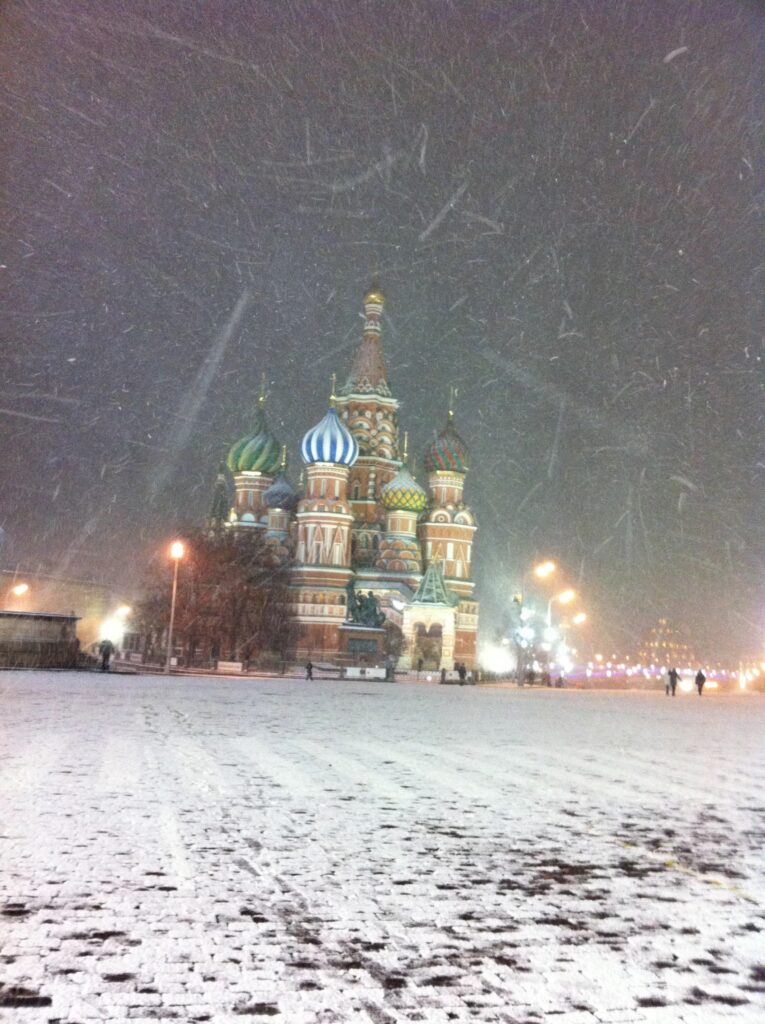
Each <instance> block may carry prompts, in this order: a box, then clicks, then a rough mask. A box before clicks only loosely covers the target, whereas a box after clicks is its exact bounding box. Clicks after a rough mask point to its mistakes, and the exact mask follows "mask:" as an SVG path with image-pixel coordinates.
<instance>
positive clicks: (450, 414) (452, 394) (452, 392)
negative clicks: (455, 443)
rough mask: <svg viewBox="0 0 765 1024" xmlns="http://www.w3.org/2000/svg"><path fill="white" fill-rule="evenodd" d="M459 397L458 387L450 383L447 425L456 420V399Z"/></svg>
mask: <svg viewBox="0 0 765 1024" xmlns="http://www.w3.org/2000/svg"><path fill="white" fill-rule="evenodd" d="M456 397H457V389H456V388H455V386H454V385H453V384H450V385H449V412H448V414H447V417H446V423H447V426H448V425H449V424H451V423H453V421H454V399H455V398H456Z"/></svg>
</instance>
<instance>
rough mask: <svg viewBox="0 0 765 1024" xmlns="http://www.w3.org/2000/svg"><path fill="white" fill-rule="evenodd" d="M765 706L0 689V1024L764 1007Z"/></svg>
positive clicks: (466, 1017)
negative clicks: (9, 1023) (764, 785)
mask: <svg viewBox="0 0 765 1024" xmlns="http://www.w3.org/2000/svg"><path fill="white" fill-rule="evenodd" d="M764 724H765V699H764V698H761V697H756V696H751V697H747V696H746V695H742V696H730V697H722V696H710V697H709V699H708V698H707V696H706V695H705V696H704V697H703V698H702V699H701V700H699V699H698V698H696V697H695V696H694V697H690V696H689V697H685V698H683V699H680V700H675V701H672V700H668V699H666V698H664V697H663V696H660V695H654V694H647V693H636V694H594V693H570V692H565V691H564V692H523V691H511V690H510V691H508V690H502V691H495V690H490V689H486V688H465V689H462V688H458V687H448V688H445V687H436V686H414V685H400V684H398V685H391V684H382V683H380V684H372V683H348V682H346V683H337V682H316V683H313V684H309V683H306V682H303V681H298V680H259V681H255V682H253V681H238V680H211V679H193V678H186V679H183V680H180V679H174V680H171V681H167V680H165V679H163V678H161V677H153V678H152V677H126V676H125V677H118V676H100V675H96V674H90V675H88V674H66V673H60V674H53V673H50V674H46V673H5V674H3V675H2V677H1V678H0V756H1V758H2V760H1V761H0V764H1V765H2V769H1V770H2V786H1V787H0V790H1V792H0V868H1V869H2V874H1V876H0V877H1V878H2V882H1V883H0V884H1V885H2V894H1V898H0V1020H2V1021H3V1022H6V1021H7V1022H13V1024H16V1022H18V1021H22V1022H24V1021H34V1022H37V1021H44V1022H50V1024H53V1022H56V1024H75V1022H86V1021H91V1020H96V1021H109V1022H112V1024H117V1022H121V1024H128V1022H130V1024H136V1022H140V1021H144V1022H148V1021H152V1022H155V1021H156V1020H157V1019H158V1018H160V1019H166V1018H174V1019H176V1020H180V1021H184V1022H186V1021H215V1022H223V1021H226V1022H231V1021H236V1020H239V1019H242V1018H245V1019H251V1020H255V1021H257V1020H266V1019H273V1020H275V1021H277V1022H278V1021H284V1022H288V1024H304V1022H305V1024H314V1022H316V1024H318V1022H324V1024H335V1022H346V1021H348V1022H351V1021H359V1022H372V1024H391V1022H399V1021H427V1022H433V1024H436V1022H448V1021H456V1022H468V1021H470V1022H471V1024H472V1022H519V1024H520V1022H523V1024H536V1022H539V1021H543V1020H544V1021H547V1020H550V1021H553V1022H557V1024H593V1022H603V1024H629V1022H633V1021H634V1022H644V1021H648V1022H653V1024H670V1022H671V1024H676V1022H681V1024H682V1022H689V1024H690V1022H703V1024H708V1022H716V1021H728V1020H731V1021H752V1022H754V1021H758V1022H759V1021H762V1020H763V1019H765V941H764V940H765V936H764V935H763V929H765V913H764V912H763V899H762V897H763V892H764V886H763V874H764V873H765V871H764V862H763V857H762V853H763V850H762V839H763V816H764V812H765V797H764V796H763V792H764V788H763V783H764V782H765V765H764V763H763V756H762V755H763V735H765V731H764V730H763V725H764Z"/></svg>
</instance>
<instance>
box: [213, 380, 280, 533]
mask: <svg viewBox="0 0 765 1024" xmlns="http://www.w3.org/2000/svg"><path fill="white" fill-rule="evenodd" d="M265 404H266V386H265V380H263V381H262V382H261V385H260V397H259V398H258V408H257V411H256V413H255V417H254V423H253V426H252V430H251V431H250V432H249V434H247V435H246V436H245V437H242V438H240V439H239V440H238V441H237V442H236V443H235V444H234V445H232V446H231V448H230V449H229V453H228V457H227V459H226V463H227V465H228V468H229V469H230V470H231V473H232V474H233V477H234V489H235V493H236V498H235V500H234V507H233V508H232V510H231V514H230V516H229V521H230V522H231V525H232V526H237V527H243V528H246V527H249V528H253V527H254V528H256V529H265V525H266V524H265V516H266V509H265V506H264V505H263V494H264V492H265V491H267V490H268V488H269V487H270V486H271V484H272V483H273V482H274V474H275V473H276V472H277V470H278V469H279V462H280V455H281V453H280V447H279V442H278V441H277V440H276V438H275V437H274V436H273V434H272V433H271V431H270V430H269V428H268V423H267V422H266V413H265Z"/></svg>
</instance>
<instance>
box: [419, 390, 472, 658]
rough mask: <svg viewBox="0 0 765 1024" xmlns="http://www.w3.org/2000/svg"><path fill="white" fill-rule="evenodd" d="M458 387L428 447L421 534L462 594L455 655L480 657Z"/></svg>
mask: <svg viewBox="0 0 765 1024" xmlns="http://www.w3.org/2000/svg"><path fill="white" fill-rule="evenodd" d="M453 404H454V390H453V389H452V392H451V395H450V399H449V411H448V415H447V419H446V427H445V428H444V429H443V430H442V431H441V433H440V434H439V435H438V437H437V438H436V439H435V440H434V441H432V442H431V443H430V444H429V445H428V447H427V449H426V451H425V468H426V470H427V471H428V490H429V492H430V502H429V505H428V510H427V512H426V514H425V517H424V518H423V519H422V521H421V522H420V529H419V536H420V543H421V545H422V553H423V559H424V562H425V565H426V566H430V565H431V564H432V563H433V561H438V562H439V563H440V565H441V568H442V571H443V577H444V581H445V583H446V586H447V587H448V589H449V590H450V591H451V592H452V593H453V594H454V595H455V596H456V597H457V598H459V604H458V605H457V623H456V636H455V644H454V657H455V660H457V661H464V662H465V663H466V664H468V665H472V664H474V662H475V651H476V633H477V629H478V604H477V602H476V601H474V600H473V591H474V589H475V584H474V583H473V578H472V577H473V569H472V549H473V536H474V534H475V532H476V529H477V527H476V524H475V517H474V516H473V513H472V511H471V509H470V508H469V506H468V505H466V504H465V500H464V494H463V492H464V488H465V474H466V473H467V471H468V451H467V446H466V444H465V442H464V441H463V440H462V438H461V437H460V435H459V434H458V433H457V430H456V429H455V427H454V409H453Z"/></svg>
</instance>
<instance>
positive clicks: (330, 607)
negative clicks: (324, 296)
mask: <svg viewBox="0 0 765 1024" xmlns="http://www.w3.org/2000/svg"><path fill="white" fill-rule="evenodd" d="M301 453H302V456H303V461H304V462H305V464H306V472H307V480H306V491H305V495H304V496H303V498H301V500H300V501H299V503H298V506H297V523H298V525H297V545H296V550H295V564H294V568H293V570H292V584H291V586H292V589H293V602H292V607H293V617H294V619H295V621H296V623H297V626H298V639H297V652H296V653H297V656H298V658H310V657H326V658H333V657H334V658H336V657H337V656H338V653H339V651H340V633H339V629H340V626H341V625H342V624H343V622H344V621H345V618H346V605H345V588H346V585H347V584H348V581H349V580H350V578H351V575H352V573H351V527H352V525H353V514H352V512H351V506H350V502H349V500H348V477H349V474H350V472H351V467H352V466H353V465H354V463H355V462H356V459H357V458H358V453H359V446H358V444H357V442H356V439H355V438H354V436H353V435H352V434H351V433H350V431H349V430H348V429H347V427H346V426H345V425H344V424H343V422H342V421H341V420H340V418H339V417H338V414H337V410H336V408H335V394H334V378H333V388H332V398H331V406H330V409H329V411H328V412H327V414H326V416H325V417H324V418H323V419H322V420H321V422H320V423H318V424H317V425H316V426H315V427H313V428H312V429H311V430H309V431H308V433H307V434H306V435H305V437H304V438H303V443H302V445H301Z"/></svg>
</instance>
